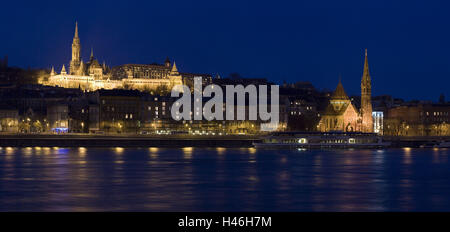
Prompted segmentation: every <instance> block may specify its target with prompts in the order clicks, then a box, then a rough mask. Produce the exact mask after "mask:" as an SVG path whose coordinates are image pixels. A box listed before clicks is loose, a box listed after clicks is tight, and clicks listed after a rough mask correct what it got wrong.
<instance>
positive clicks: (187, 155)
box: [183, 147, 194, 159]
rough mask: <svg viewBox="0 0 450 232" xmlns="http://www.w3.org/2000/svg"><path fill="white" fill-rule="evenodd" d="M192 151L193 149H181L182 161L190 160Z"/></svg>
mask: <svg viewBox="0 0 450 232" xmlns="http://www.w3.org/2000/svg"><path fill="white" fill-rule="evenodd" d="M193 151H194V148H193V147H184V148H183V157H184V159H192V152H193Z"/></svg>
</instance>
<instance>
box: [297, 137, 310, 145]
mask: <svg viewBox="0 0 450 232" xmlns="http://www.w3.org/2000/svg"><path fill="white" fill-rule="evenodd" d="M298 143H302V144H305V143H308V140H306V139H305V138H301V139H299V140H298Z"/></svg>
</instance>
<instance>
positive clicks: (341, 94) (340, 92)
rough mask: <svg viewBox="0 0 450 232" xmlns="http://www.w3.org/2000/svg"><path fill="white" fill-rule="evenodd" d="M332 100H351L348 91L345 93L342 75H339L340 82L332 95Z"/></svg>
mask: <svg viewBox="0 0 450 232" xmlns="http://www.w3.org/2000/svg"><path fill="white" fill-rule="evenodd" d="M331 99H332V100H349V98H348V96H347V93H345V90H344V86H343V85H342V81H341V77H339V83H338V85H337V87H336V90H334V93H333V95H332V96H331Z"/></svg>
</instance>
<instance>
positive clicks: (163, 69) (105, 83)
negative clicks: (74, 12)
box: [41, 24, 183, 91]
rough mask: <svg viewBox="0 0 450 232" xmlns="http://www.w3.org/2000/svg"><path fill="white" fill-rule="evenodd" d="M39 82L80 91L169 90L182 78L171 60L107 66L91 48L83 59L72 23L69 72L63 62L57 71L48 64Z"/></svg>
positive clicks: (181, 82)
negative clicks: (101, 62)
mask: <svg viewBox="0 0 450 232" xmlns="http://www.w3.org/2000/svg"><path fill="white" fill-rule="evenodd" d="M41 83H42V84H44V85H50V86H59V87H64V88H81V89H82V90H97V89H137V90H144V91H146V90H155V89H157V88H158V87H163V88H167V89H170V90H171V89H172V87H173V86H175V85H182V84H183V79H182V75H181V74H180V73H179V72H178V69H177V66H176V65H175V62H174V63H173V65H171V63H170V61H169V60H166V62H165V64H164V65H159V64H151V65H138V64H127V65H122V66H118V67H114V68H112V69H111V68H109V67H108V66H106V64H105V63H103V64H102V65H100V64H99V62H98V60H97V59H95V58H94V53H93V51H92V50H91V56H90V59H89V61H87V62H84V61H83V59H82V58H81V42H80V38H79V37H78V24H76V25H75V35H74V37H73V42H72V60H71V61H70V65H69V71H68V72H67V70H66V67H65V65H63V66H62V69H61V72H60V73H59V74H57V73H56V72H55V70H54V68H53V67H52V70H51V73H50V77H48V79H47V80H42V81H41ZM180 91H181V89H180Z"/></svg>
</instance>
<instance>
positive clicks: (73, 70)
mask: <svg viewBox="0 0 450 232" xmlns="http://www.w3.org/2000/svg"><path fill="white" fill-rule="evenodd" d="M80 62H81V43H80V38H79V37H78V22H76V23H75V35H74V37H73V42H72V60H71V61H70V70H69V73H70V74H72V75H82V74H81V73H79V66H80Z"/></svg>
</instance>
